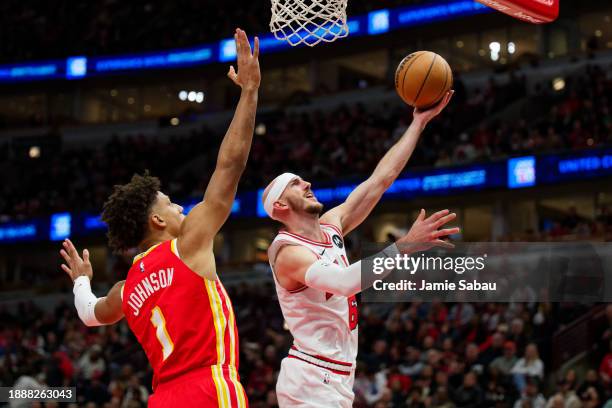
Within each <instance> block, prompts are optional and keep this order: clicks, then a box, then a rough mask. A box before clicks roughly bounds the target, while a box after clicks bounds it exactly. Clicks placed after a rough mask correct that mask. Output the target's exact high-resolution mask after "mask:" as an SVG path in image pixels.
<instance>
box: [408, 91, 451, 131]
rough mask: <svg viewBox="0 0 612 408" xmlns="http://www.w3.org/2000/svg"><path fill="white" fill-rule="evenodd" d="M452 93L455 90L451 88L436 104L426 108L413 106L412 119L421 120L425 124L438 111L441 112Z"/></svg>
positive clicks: (437, 113) (436, 114)
mask: <svg viewBox="0 0 612 408" xmlns="http://www.w3.org/2000/svg"><path fill="white" fill-rule="evenodd" d="M454 93H455V91H453V90H450V91H448V92H447V93H446V94H445V95H444V97H443V98H442V100H441V101H440V102H438V103H437V104H436V105H434V106H432V107H431V108H428V109H426V110H421V109H418V108H414V113H413V118H414V120H418V121H421V123H422V124H423V125H426V124H427V123H429V121H430V120H432V119H433V118H435V117H436V116H438V115H439V114H440V112H442V110H444V108H446V105H448V103H449V102H450V100H451V98H452V97H453V94H454Z"/></svg>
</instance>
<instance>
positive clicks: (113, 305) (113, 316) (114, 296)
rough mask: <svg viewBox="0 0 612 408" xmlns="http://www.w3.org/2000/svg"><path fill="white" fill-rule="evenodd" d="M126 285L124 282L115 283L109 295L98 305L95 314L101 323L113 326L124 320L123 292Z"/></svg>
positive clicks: (101, 299)
mask: <svg viewBox="0 0 612 408" xmlns="http://www.w3.org/2000/svg"><path fill="white" fill-rule="evenodd" d="M124 284H125V281H124V280H123V281H119V282H117V283H115V285H113V287H112V288H111V290H109V291H108V294H107V295H106V296H105V297H103V298H100V300H99V301H98V303H96V307H95V309H94V313H95V314H96V319H97V320H98V321H99V322H100V323H102V324H113V323H116V322H118V321H119V320H121V319H122V318H123V308H122V300H121V290H122V289H123V285H124Z"/></svg>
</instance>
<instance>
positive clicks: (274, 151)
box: [0, 66, 612, 221]
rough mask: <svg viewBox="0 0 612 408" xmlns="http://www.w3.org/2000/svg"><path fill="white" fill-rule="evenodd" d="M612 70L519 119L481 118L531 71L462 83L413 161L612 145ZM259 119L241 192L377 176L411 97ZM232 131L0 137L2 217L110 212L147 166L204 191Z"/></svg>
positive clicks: (422, 163) (193, 191)
mask: <svg viewBox="0 0 612 408" xmlns="http://www.w3.org/2000/svg"><path fill="white" fill-rule="evenodd" d="M611 73H612V71H610V70H605V69H603V68H601V67H598V66H590V67H589V68H588V69H587V70H586V72H583V73H582V74H580V75H575V76H573V77H568V78H566V86H565V89H564V90H563V91H561V92H555V91H552V90H550V89H549V88H550V87H549V86H547V87H545V86H542V87H538V88H537V89H536V90H535V92H534V93H529V95H528V98H527V102H526V105H525V106H526V107H525V112H524V114H523V115H521V116H522V117H523V119H520V120H504V119H503V118H500V119H495V120H491V121H483V120H482V119H483V118H487V117H489V116H491V115H493V114H495V113H496V112H499V110H500V109H501V108H503V107H504V106H507V105H508V104H509V103H511V102H512V101H514V100H517V99H518V98H520V97H522V96H524V95H525V92H526V91H525V88H526V86H525V83H524V79H523V78H521V77H519V76H511V79H510V81H509V82H508V83H507V84H505V85H503V86H502V85H499V84H497V83H496V82H495V81H494V80H492V79H491V80H490V81H489V82H488V84H487V86H486V88H484V89H483V90H480V89H474V90H473V91H472V92H470V93H468V92H466V91H465V87H464V86H463V85H462V83H461V81H457V84H456V90H457V94H456V95H455V97H454V99H453V101H452V102H451V104H450V105H449V106H448V108H447V109H446V110H445V112H444V113H443V114H442V115H441V116H440V118H438V119H436V120H434V121H433V122H432V123H431V124H430V126H429V127H428V129H427V130H426V132H425V135H424V136H423V137H422V139H421V141H420V142H419V144H418V145H417V149H416V151H415V153H414V154H413V156H412V158H411V160H410V163H409V168H415V167H427V166H450V165H455V164H464V163H469V162H474V161H483V160H495V159H499V158H502V157H506V156H508V155H519V154H525V153H530V154H532V153H542V152H547V151H562V150H567V149H584V148H592V147H599V146H603V145H607V144H610V143H612V80H611V79H612V78H611V76H610V74H611ZM502 117H503V116H502ZM259 121H261V126H263V127H265V131H264V132H263V133H264V134H258V135H257V136H256V137H255V140H254V142H253V147H252V153H251V156H250V159H249V162H248V167H247V170H246V171H245V173H244V176H243V178H242V180H241V186H240V188H241V190H242V191H244V190H254V189H257V188H260V187H261V186H262V185H265V183H267V182H269V180H271V179H272V178H273V177H274V176H276V175H277V174H278V173H279V172H282V171H285V170H290V171H293V172H297V173H299V174H301V175H302V177H304V178H305V179H308V180H312V181H315V182H325V181H330V180H334V179H335V180H337V179H350V178H352V177H360V176H363V175H365V174H368V173H369V172H371V171H372V170H373V168H374V167H375V165H376V163H377V162H378V160H379V159H380V158H381V157H382V156H383V154H384V153H385V152H386V151H387V149H388V148H389V147H390V146H391V145H392V144H393V143H394V141H396V140H397V139H398V138H399V137H400V136H401V134H402V133H403V132H404V131H405V130H406V128H407V126H408V125H409V122H410V112H409V111H408V110H407V109H406V107H405V106H400V105H397V106H393V105H388V104H384V105H383V106H375V107H366V105H362V104H355V105H352V106H340V107H338V108H336V109H334V110H333V111H329V112H322V111H314V112H312V113H309V114H299V115H297V114H287V113H286V112H284V111H280V112H276V113H274V114H267V115H262V116H260V118H259ZM260 133H261V132H260ZM222 136H223V135H222V134H220V133H218V132H213V131H210V130H208V129H206V128H203V129H201V130H200V131H192V132H191V133H189V134H186V135H184V136H182V137H174V138H172V139H170V140H164V141H162V140H159V139H156V138H151V137H144V136H134V137H127V138H121V139H120V138H113V139H112V140H111V141H110V142H108V143H106V144H105V145H103V146H100V147H96V148H79V149H75V148H71V146H70V145H67V146H61V145H60V142H58V146H56V147H45V146H43V147H42V151H41V155H40V157H38V158H36V159H32V158H30V157H29V156H28V153H29V152H28V150H27V149H21V150H19V149H18V148H16V147H15V146H14V145H10V144H8V143H5V144H3V145H2V144H0V169H1V170H2V171H0V193H1V194H0V221H1V220H7V219H11V218H14V217H18V216H21V217H32V216H40V215H46V214H49V213H51V212H58V211H80V210H87V211H99V209H100V208H101V205H102V203H103V201H104V199H105V198H106V197H107V196H108V194H109V192H110V191H111V188H112V186H113V185H114V184H119V183H124V182H126V180H128V178H129V177H130V175H131V174H133V173H135V172H143V171H144V170H145V169H149V170H151V172H152V173H153V174H154V175H157V176H159V177H160V178H161V179H162V181H163V184H164V189H165V190H166V191H168V192H169V193H170V194H171V196H172V197H173V198H175V199H184V198H188V197H192V196H199V195H200V194H201V192H202V191H203V189H204V187H205V186H206V184H207V182H208V177H210V174H211V172H212V169H213V168H214V163H215V160H216V153H217V149H218V145H219V143H220V140H221V138H222ZM196 158H201V159H203V160H201V161H200V162H199V163H201V164H203V165H201V166H200V167H198V168H197V169H195V167H188V166H187V167H183V166H184V165H186V164H188V163H189V162H190V161H191V160H193V159H196ZM23 180H27V183H23V182H22V181H23Z"/></svg>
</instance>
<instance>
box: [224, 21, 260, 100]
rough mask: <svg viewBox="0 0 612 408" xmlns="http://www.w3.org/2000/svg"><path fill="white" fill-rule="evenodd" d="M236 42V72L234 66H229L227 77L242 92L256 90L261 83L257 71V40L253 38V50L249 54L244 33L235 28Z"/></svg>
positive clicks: (249, 47)
mask: <svg viewBox="0 0 612 408" xmlns="http://www.w3.org/2000/svg"><path fill="white" fill-rule="evenodd" d="M234 41H235V42H236V60H237V65H238V72H236V70H234V66H233V65H232V66H230V68H229V71H228V73H227V76H228V77H229V79H231V80H232V81H233V82H234V83H235V84H236V85H238V86H239V87H241V88H242V89H243V90H250V91H253V90H256V89H258V88H259V83H260V82H261V72H260V70H259V38H257V37H255V41H254V45H253V47H254V49H253V52H251V44H249V39H248V37H247V35H246V33H245V32H244V31H243V30H241V29H239V28H237V29H236V32H235V33H234Z"/></svg>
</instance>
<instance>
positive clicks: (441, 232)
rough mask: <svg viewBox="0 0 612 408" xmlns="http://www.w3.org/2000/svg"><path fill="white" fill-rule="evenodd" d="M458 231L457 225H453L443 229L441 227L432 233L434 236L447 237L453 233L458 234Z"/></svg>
mask: <svg viewBox="0 0 612 408" xmlns="http://www.w3.org/2000/svg"><path fill="white" fill-rule="evenodd" d="M459 231H461V230H460V229H459V228H458V227H454V228H445V229H441V230H439V231H436V232H435V233H434V236H435V237H436V238H441V237H448V236H449V235H455V234H458V233H459Z"/></svg>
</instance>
